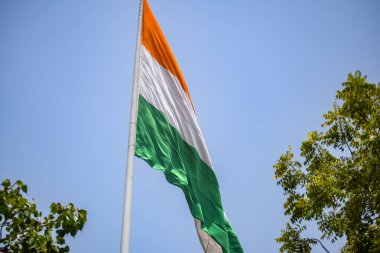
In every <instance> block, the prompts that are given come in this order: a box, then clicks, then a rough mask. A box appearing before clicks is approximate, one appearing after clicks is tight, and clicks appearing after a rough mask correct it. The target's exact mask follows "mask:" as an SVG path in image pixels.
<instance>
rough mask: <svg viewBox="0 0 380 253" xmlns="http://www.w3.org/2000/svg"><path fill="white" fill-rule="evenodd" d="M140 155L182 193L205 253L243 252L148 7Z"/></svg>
mask: <svg viewBox="0 0 380 253" xmlns="http://www.w3.org/2000/svg"><path fill="white" fill-rule="evenodd" d="M139 50H140V59H139V64H140V65H139V72H138V94H139V95H138V114H137V130H136V149H135V155H136V156H137V157H140V158H141V159H143V160H145V161H146V162H147V163H148V164H149V165H150V166H151V167H153V168H155V169H158V170H160V171H162V172H163V173H164V174H165V177H166V179H167V181H168V182H169V183H171V184H173V185H176V186H178V187H179V188H181V189H182V191H183V192H184V194H185V197H186V200H187V203H188V205H189V208H190V212H191V214H192V216H193V217H194V219H195V226H196V229H197V232H198V236H199V239H200V241H201V244H202V247H203V249H204V251H205V252H207V253H211V252H217V253H219V252H224V253H237V252H243V249H242V248H241V246H240V243H239V240H238V238H237V237H236V234H235V232H234V231H233V229H232V228H231V225H230V223H229V221H228V220H227V218H226V215H225V212H224V209H223V205H222V201H221V196H220V192H219V185H218V181H217V179H216V176H215V172H214V170H213V166H212V163H211V159H210V157H209V153H208V151H207V147H206V144H205V140H204V138H203V136H202V133H201V131H200V128H199V125H198V122H197V118H196V116H195V112H194V107H193V105H192V101H191V97H190V93H189V90H188V88H187V86H186V83H185V80H184V78H183V76H182V73H181V70H180V68H179V66H178V63H177V61H176V60H175V58H174V55H173V53H172V51H171V49H170V47H169V45H168V43H167V41H166V39H165V37H164V35H163V33H162V31H161V29H160V27H159V25H158V23H157V21H156V19H155V17H154V15H153V13H152V11H151V9H150V7H149V5H148V3H147V1H146V0H144V2H143V14H142V30H141V44H140V49H139Z"/></svg>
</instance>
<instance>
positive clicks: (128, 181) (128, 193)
mask: <svg viewBox="0 0 380 253" xmlns="http://www.w3.org/2000/svg"><path fill="white" fill-rule="evenodd" d="M142 12H143V0H140V7H139V16H138V24H137V38H136V52H135V67H134V68H135V69H134V73H133V88H132V102H131V115H130V123H129V138H128V156H127V168H126V176H125V189H124V207H123V226H122V230H121V245H120V253H129V243H130V235H131V233H130V232H131V207H132V179H133V158H134V156H135V147H136V126H137V109H138V96H139V94H138V93H139V91H138V82H139V69H140V48H141V24H142Z"/></svg>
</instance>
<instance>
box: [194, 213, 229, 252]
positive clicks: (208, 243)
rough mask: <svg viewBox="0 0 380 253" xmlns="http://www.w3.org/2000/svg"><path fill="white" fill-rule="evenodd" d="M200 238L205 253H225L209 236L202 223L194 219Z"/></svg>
mask: <svg viewBox="0 0 380 253" xmlns="http://www.w3.org/2000/svg"><path fill="white" fill-rule="evenodd" d="M194 222H195V227H196V229H197V233H198V238H199V241H200V242H201V245H202V248H203V251H204V252H205V253H223V250H222V247H220V245H219V244H218V243H217V242H216V241H215V240H214V238H212V237H211V236H210V235H209V234H207V233H206V232H205V231H203V230H202V228H201V221H200V220H198V219H194Z"/></svg>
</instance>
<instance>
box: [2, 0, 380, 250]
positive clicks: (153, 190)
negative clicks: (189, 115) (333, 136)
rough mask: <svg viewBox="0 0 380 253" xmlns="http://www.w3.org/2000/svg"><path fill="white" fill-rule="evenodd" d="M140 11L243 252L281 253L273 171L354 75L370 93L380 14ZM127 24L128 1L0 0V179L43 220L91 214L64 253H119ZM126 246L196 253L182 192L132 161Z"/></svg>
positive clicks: (378, 65) (379, 55)
mask: <svg viewBox="0 0 380 253" xmlns="http://www.w3.org/2000/svg"><path fill="white" fill-rule="evenodd" d="M150 5H151V8H152V10H153V12H154V13H155V15H156V18H157V19H158V21H159V23H160V25H161V27H162V29H163V31H164V33H165V35H166V37H167V40H168V42H169V44H170V45H171V47H172V50H173V52H174V54H175V55H176V58H177V60H178V62H179V65H180V66H181V69H182V72H183V74H184V77H185V79H186V81H187V84H188V86H189V89H190V92H191V95H192V99H193V102H194V105H195V109H196V111H197V116H198V120H199V123H200V126H201V129H202V131H203V135H204V136H205V139H206V142H207V144H208V148H209V152H210V155H211V158H212V160H213V164H214V167H215V171H216V174H217V177H218V180H219V184H220V187H221V193H222V198H223V202H224V206H225V210H226V212H227V214H228V216H229V219H230V221H231V223H232V225H233V227H234V229H235V231H236V233H237V234H238V236H239V238H240V241H241V243H242V245H243V247H244V249H245V252H278V248H279V245H278V244H277V243H276V242H275V241H274V239H275V238H276V237H278V236H279V233H280V230H281V228H283V227H284V224H285V222H286V220H287V218H286V217H285V216H284V215H283V209H282V204H283V202H284V197H283V195H282V192H281V189H280V188H279V187H278V186H277V185H276V182H275V181H274V179H273V168H272V165H273V164H274V163H275V162H276V160H277V159H278V158H279V156H280V155H281V154H282V153H283V152H285V151H286V149H287V147H288V146H289V145H291V146H293V147H294V148H295V149H297V148H298V147H299V144H300V143H301V141H302V140H303V139H305V138H306V134H307V132H309V131H311V130H314V129H320V127H319V126H320V124H321V123H322V122H323V118H322V114H323V113H325V112H327V110H329V108H331V105H332V102H333V99H334V95H335V91H336V90H337V89H339V88H340V87H341V83H342V82H344V81H345V80H346V76H347V74H348V73H349V72H353V71H355V70H361V71H362V73H363V74H366V75H367V76H368V80H369V81H370V82H373V83H378V82H379V81H380V71H379V70H380V60H379V59H380V33H379V27H380V16H379V15H378V11H379V10H380V2H378V1H376V0H373V1H370V0H368V1H356V0H355V1H354V0H336V1H331V0H320V1H304V0H281V1H280V0H269V1H248V0H246V1H243V0H236V1H224V0H221V1H217V2H216V1H200V0H194V1H178V0H177V1H174V0H161V1H157V0H150ZM137 13H138V1H137V0H135V1H131V0H125V1H121V0H108V1H104V0H103V1H100V0H82V1H74V0H65V1H63V0H54V1H41V0H34V1H26V0H19V1H11V0H3V1H1V2H0V175H1V178H0V179H1V180H3V179H5V178H10V179H12V180H16V179H21V180H23V181H24V182H25V183H27V184H28V186H29V194H30V196H31V197H34V198H35V199H36V201H37V203H38V206H39V208H41V209H42V210H44V211H45V213H46V212H47V210H48V206H49V204H50V203H51V202H53V201H58V202H62V203H68V202H73V203H74V204H75V205H77V206H78V207H81V208H84V209H87V211H88V222H87V224H86V226H85V228H84V230H83V232H82V233H80V234H78V236H77V237H76V238H75V239H74V240H70V246H71V249H72V252H74V253H79V252H94V253H97V252H99V253H100V252H118V251H119V245H120V236H121V235H120V232H121V219H122V204H123V194H124V193H123V190H124V175H125V164H126V151H127V138H128V120H129V109H130V97H131V90H132V88H131V85H132V74H133V63H134V50H135V37H136V28H137ZM310 233H311V234H312V235H313V236H318V231H316V230H314V231H313V230H312V231H311V232H310ZM131 244H132V245H131V252H165V253H171V252H173V253H174V252H181V253H190V252H191V253H193V252H201V247H200V245H199V242H198V238H197V235H196V232H195V228H194V224H193V220H192V218H191V215H190V212H189V211H188V208H187V204H186V201H185V199H184V197H183V194H182V192H181V191H180V190H179V189H177V188H175V187H174V186H172V185H169V184H168V183H166V181H165V179H164V176H163V175H162V174H161V173H160V172H158V171H155V170H154V169H151V168H150V167H149V166H147V165H146V164H145V163H144V162H142V161H141V160H139V159H135V176H134V189H133V207H132V237H131ZM327 245H329V244H327ZM329 248H330V250H331V251H337V250H338V248H339V245H335V246H332V245H329ZM313 252H317V253H318V252H322V250H321V249H320V248H319V247H315V248H314V250H313Z"/></svg>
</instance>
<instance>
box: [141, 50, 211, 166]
mask: <svg viewBox="0 0 380 253" xmlns="http://www.w3.org/2000/svg"><path fill="white" fill-rule="evenodd" d="M139 93H140V95H141V96H143V97H144V98H145V99H146V100H147V101H148V102H149V103H150V104H152V105H153V106H154V107H156V108H157V109H158V110H160V111H161V112H162V113H163V114H164V115H165V116H166V118H167V119H168V121H169V123H170V125H172V126H173V127H175V128H176V129H177V130H178V131H179V133H180V134H181V137H182V139H183V140H184V141H186V142H187V143H188V144H190V145H191V146H193V147H194V148H195V149H196V150H197V151H198V154H199V156H200V157H201V159H202V160H203V161H204V162H205V163H206V164H207V165H208V166H209V167H210V168H212V164H211V159H210V156H209V154H208V151H207V147H206V143H205V140H204V138H203V135H202V133H201V131H200V129H199V125H198V121H197V118H196V116H195V113H194V111H193V108H192V106H191V104H190V102H189V99H188V97H187V95H186V93H185V92H184V90H183V89H182V87H181V85H180V82H179V81H178V79H177V77H176V76H174V75H173V74H172V73H170V71H168V70H167V69H165V68H164V67H162V66H161V65H160V64H159V63H158V62H157V61H156V59H154V58H153V57H152V56H151V55H150V53H149V51H148V50H147V49H146V48H145V47H144V46H143V45H142V46H141V61H140V76H139Z"/></svg>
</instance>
